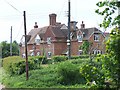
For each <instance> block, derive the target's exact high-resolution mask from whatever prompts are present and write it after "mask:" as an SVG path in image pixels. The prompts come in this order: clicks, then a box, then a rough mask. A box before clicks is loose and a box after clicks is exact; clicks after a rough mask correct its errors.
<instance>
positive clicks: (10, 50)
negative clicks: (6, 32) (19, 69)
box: [10, 26, 12, 56]
mask: <svg viewBox="0 0 120 90" xmlns="http://www.w3.org/2000/svg"><path fill="white" fill-rule="evenodd" d="M10 56H12V26H11V31H10Z"/></svg>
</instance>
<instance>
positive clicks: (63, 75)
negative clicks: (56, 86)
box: [58, 62, 85, 85]
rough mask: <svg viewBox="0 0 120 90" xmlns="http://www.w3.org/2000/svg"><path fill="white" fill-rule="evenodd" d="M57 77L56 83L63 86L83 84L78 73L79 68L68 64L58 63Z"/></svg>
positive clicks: (82, 79) (81, 77)
mask: <svg viewBox="0 0 120 90" xmlns="http://www.w3.org/2000/svg"><path fill="white" fill-rule="evenodd" d="M58 75H59V76H60V77H59V79H58V81H59V83H60V84H63V85H69V84H76V83H80V82H81V83H84V82H85V80H84V78H83V76H82V75H81V74H80V73H79V68H78V67H77V66H76V65H74V64H72V63H70V62H63V63H60V65H59V66H58Z"/></svg>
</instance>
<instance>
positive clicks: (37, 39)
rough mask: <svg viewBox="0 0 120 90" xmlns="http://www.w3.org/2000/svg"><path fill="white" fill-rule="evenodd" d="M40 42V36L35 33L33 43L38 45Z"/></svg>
mask: <svg viewBox="0 0 120 90" xmlns="http://www.w3.org/2000/svg"><path fill="white" fill-rule="evenodd" d="M40 42H41V38H40V36H39V35H37V36H36V38H35V43H36V44H37V45H39V44H40Z"/></svg>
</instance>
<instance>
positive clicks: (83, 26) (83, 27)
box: [81, 21, 85, 29]
mask: <svg viewBox="0 0 120 90" xmlns="http://www.w3.org/2000/svg"><path fill="white" fill-rule="evenodd" d="M81 29H85V24H84V22H83V21H82V24H81Z"/></svg>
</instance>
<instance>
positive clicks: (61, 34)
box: [28, 24, 68, 44]
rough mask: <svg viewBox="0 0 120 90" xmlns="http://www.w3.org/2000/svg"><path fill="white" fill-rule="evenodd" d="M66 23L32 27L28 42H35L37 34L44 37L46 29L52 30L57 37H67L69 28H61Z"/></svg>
mask: <svg viewBox="0 0 120 90" xmlns="http://www.w3.org/2000/svg"><path fill="white" fill-rule="evenodd" d="M63 25H64V24H57V25H53V26H52V25H50V26H46V27H42V28H34V29H32V30H31V31H30V32H29V33H28V35H29V36H31V37H30V39H29V41H28V44H33V43H35V37H36V36H37V35H39V36H40V38H42V39H43V37H44V34H45V33H46V31H49V30H50V31H51V32H52V33H53V35H54V37H55V38H66V37H67V34H68V30H67V29H61V27H62V26H63Z"/></svg>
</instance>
